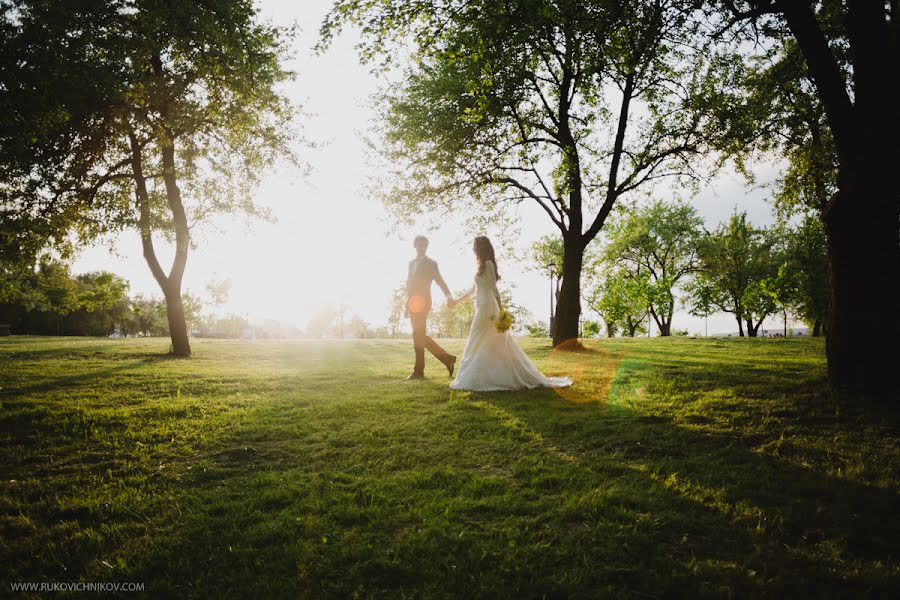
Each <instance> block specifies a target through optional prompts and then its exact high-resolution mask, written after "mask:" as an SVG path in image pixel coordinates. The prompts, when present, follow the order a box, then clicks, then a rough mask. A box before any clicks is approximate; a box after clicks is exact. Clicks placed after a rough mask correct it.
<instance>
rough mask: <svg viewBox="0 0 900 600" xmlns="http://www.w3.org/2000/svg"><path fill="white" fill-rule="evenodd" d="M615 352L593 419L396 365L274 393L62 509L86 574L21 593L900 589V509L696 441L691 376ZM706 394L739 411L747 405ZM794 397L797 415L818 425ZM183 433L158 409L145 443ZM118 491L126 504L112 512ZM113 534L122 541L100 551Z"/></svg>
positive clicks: (589, 375) (705, 428) (713, 421)
mask: <svg viewBox="0 0 900 600" xmlns="http://www.w3.org/2000/svg"><path fill="white" fill-rule="evenodd" d="M635 353H636V352H635ZM614 354H615V355H614V356H612V357H609V356H606V355H604V354H603V353H591V354H586V355H585V356H589V357H591V358H590V360H596V361H597V363H603V364H602V365H599V366H598V365H595V367H596V368H591V366H590V365H586V368H585V370H584V371H583V373H582V378H583V379H588V381H580V382H576V383H577V384H579V383H580V384H581V385H580V387H578V386H576V387H577V389H576V392H577V391H578V390H582V392H580V393H582V396H581V397H579V398H576V399H574V400H573V399H571V398H566V397H563V396H561V395H560V394H558V393H557V392H556V391H554V390H533V391H530V392H526V393H492V394H471V395H454V396H453V397H450V393H449V392H446V391H442V388H443V385H442V384H438V383H436V382H430V383H427V384H423V385H418V384H417V385H412V386H408V385H406V384H403V383H400V382H396V381H394V380H393V379H392V375H391V374H387V375H386V374H385V373H384V371H383V370H380V369H378V366H377V361H363V362H362V363H359V364H357V365H356V368H358V371H357V372H356V373H355V375H354V376H355V377H358V378H359V380H362V381H368V383H367V384H366V385H363V386H362V388H361V389H356V388H354V387H353V386H348V387H347V388H346V389H343V388H339V392H338V393H336V394H331V395H329V394H330V392H329V389H330V388H328V384H329V377H330V375H331V374H329V373H318V374H315V376H304V377H299V376H298V377H297V378H292V377H283V378H280V379H277V380H275V381H271V382H268V383H267V384H266V385H267V386H268V388H267V389H268V391H265V390H264V393H261V394H260V395H259V397H258V398H256V399H255V400H254V401H253V402H245V403H243V404H241V405H240V406H239V407H237V408H236V409H235V411H234V412H227V413H225V414H224V416H223V418H221V419H219V420H217V421H215V422H212V423H207V424H205V425H204V427H206V430H207V431H208V435H207V436H206V437H205V438H204V439H203V444H202V445H197V446H196V447H193V448H192V452H191V453H190V454H188V455H187V456H182V457H176V459H173V460H169V461H168V462H167V464H166V465H165V468H159V469H158V470H157V469H156V464H155V463H154V464H151V463H148V464H147V465H145V466H144V468H146V469H149V470H150V472H149V473H147V472H145V473H143V476H142V478H135V479H133V480H128V481H127V482H123V483H124V485H125V487H124V488H120V487H119V486H118V485H117V483H116V482H115V480H112V481H102V482H98V489H99V490H100V491H98V496H99V498H100V499H98V500H97V504H96V505H94V506H93V507H92V508H90V507H89V508H85V507H79V506H74V507H72V508H70V509H68V510H70V512H68V513H61V512H54V511H57V510H58V509H55V508H53V509H46V513H45V514H44V516H45V517H46V518H47V519H48V520H52V519H61V520H67V521H68V522H70V523H77V529H78V531H79V536H78V537H75V538H73V539H72V540H69V541H66V542H55V544H56V548H55V554H56V557H58V558H59V559H62V560H65V562H66V565H67V568H68V572H63V571H62V570H60V568H59V567H58V565H57V564H56V563H55V562H54V558H53V557H51V556H43V555H42V556H41V557H40V558H39V559H38V558H35V557H27V556H25V557H23V556H21V555H19V556H17V557H16V558H15V563H11V564H13V566H14V567H15V569H14V571H15V572H16V574H17V575H18V576H20V577H23V576H25V575H31V576H40V577H41V578H45V579H47V578H49V579H52V578H53V577H57V576H58V577H60V578H61V579H60V580H66V578H67V577H72V576H73V575H72V574H73V573H76V574H77V575H74V576H75V577H83V578H85V579H91V580H98V578H99V577H101V576H103V577H104V580H110V579H114V580H118V581H144V582H146V584H147V589H148V591H150V592H151V593H153V594H154V595H157V596H163V595H177V596H182V597H184V596H191V597H210V596H256V597H297V596H301V597H350V596H354V595H356V596H361V597H367V596H370V597H396V596H399V595H409V596H418V597H516V598H522V597H541V595H547V596H548V597H554V596H555V597H598V596H599V597H603V596H606V597H685V596H706V597H721V596H723V595H726V596H737V597H742V596H743V597H766V596H768V597H788V596H790V597H794V596H796V597H822V596H830V597H853V596H857V595H862V594H867V593H868V594H869V595H883V596H888V595H890V592H892V591H897V590H896V588H897V587H898V584H897V580H896V573H897V570H896V556H897V552H898V547H897V544H898V542H897V541H896V540H898V539H900V532H898V531H897V528H898V525H897V524H896V523H895V522H894V521H896V519H893V516H894V515H896V514H897V508H898V507H897V501H896V492H895V491H893V492H892V491H891V490H887V489H884V488H879V487H876V486H872V485H867V484H864V483H857V482H854V481H852V480H847V479H842V478H836V477H831V476H829V475H828V474H827V473H825V472H823V471H822V470H821V469H820V468H819V467H820V465H817V466H815V467H812V466H811V467H809V468H801V467H798V466H797V465H795V464H793V463H791V462H788V461H785V460H783V459H780V458H778V457H775V456H770V455H768V454H766V453H765V452H761V451H760V446H761V445H762V443H763V441H764V440H762V439H761V438H759V435H760V434H759V433H758V430H757V429H756V428H750V429H748V431H749V433H747V434H746V435H745V434H744V429H745V428H748V427H750V425H753V423H749V424H748V423H743V424H742V423H734V422H731V421H727V420H726V421H724V422H720V421H719V417H720V416H722V414H718V413H723V414H724V413H727V412H728V409H727V408H724V407H722V406H720V405H712V406H707V408H706V409H702V410H701V409H699V408H698V409H697V410H696V411H693V412H691V411H688V412H689V413H690V414H688V415H687V416H690V415H691V414H693V415H695V416H698V417H707V418H709V419H710V422H705V421H702V422H697V423H692V422H690V421H689V420H687V419H686V416H685V415H684V414H683V413H679V412H678V411H677V410H676V409H675V408H671V406H669V405H668V404H666V403H660V402H659V401H658V395H659V394H672V395H673V396H674V397H682V398H683V399H682V400H680V401H679V402H680V403H681V404H683V405H685V406H687V407H691V406H692V404H691V403H692V402H693V401H694V400H693V398H694V396H691V393H692V389H691V388H690V386H689V380H688V379H687V378H685V379H684V380H683V381H682V380H677V381H676V382H675V383H672V382H668V383H665V382H661V381H660V380H659V379H658V378H657V377H656V375H655V374H654V373H656V369H657V368H658V367H660V366H661V365H652V366H651V365H650V364H648V363H647V362H646V361H641V360H639V359H637V358H635V357H634V356H633V355H631V354H630V355H628V356H623V355H622V354H621V353H614ZM547 363H552V357H548V358H547ZM610 365H614V367H615V368H613V373H612V374H610V373H608V371H609V369H610ZM772 376H773V377H775V376H776V374H773V375H772ZM253 385H256V384H253ZM354 385H356V386H357V387H359V386H358V382H357V384H354ZM704 385H706V386H708V387H705V388H704V389H705V390H706V392H707V393H709V394H711V395H712V396H717V395H718V394H719V392H721V393H722V395H725V396H728V397H729V398H730V401H734V399H735V398H737V399H738V400H740V399H741V398H744V396H743V394H744V393H746V392H747V390H746V389H743V388H741V387H740V381H737V382H735V383H733V384H722V385H718V386H717V385H714V382H713V381H711V380H710V381H708V382H705V383H704ZM272 390H275V391H280V392H279V393H280V395H277V396H275V395H272V394H269V392H271V391H272ZM341 390H342V391H341ZM389 392H390V393H392V394H394V395H393V396H390V397H388V396H387V394H388V393H389ZM317 394H318V395H317ZM380 394H385V397H384V398H381V397H380V396H379V395H380ZM785 395H786V396H787V399H786V400H785V402H786V404H783V405H782V404H779V405H778V408H779V410H790V411H792V412H791V413H790V414H791V415H801V416H802V415H807V414H815V413H810V412H809V407H808V406H806V405H804V404H802V403H800V402H798V401H796V400H794V399H793V398H794V396H793V395H792V394H790V393H787V394H785ZM447 398H450V401H449V402H447V401H446V399H447ZM585 398H590V399H591V400H592V401H591V402H581V401H580V400H583V399H585ZM438 400H441V401H438ZM742 401H743V402H745V403H747V402H751V401H750V400H747V399H746V398H744V400H742ZM673 402H674V401H673ZM676 404H677V403H676ZM750 407H751V408H753V407H754V405H752V404H751V405H750ZM757 408H759V410H762V408H760V407H757ZM704 410H705V411H706V412H704ZM763 412H766V411H763ZM769 412H771V411H769ZM170 416H171V415H168V414H167V413H154V412H152V411H150V412H147V413H146V414H143V413H142V414H138V415H136V418H137V419H139V420H140V421H139V422H138V423H136V424H135V427H137V428H140V427H145V428H147V429H152V428H154V427H155V426H156V424H157V422H158V421H160V420H166V419H169V417H170ZM725 416H727V414H726V415H725ZM180 418H183V417H180ZM782 418H793V416H791V417H782ZM828 426H829V425H828V424H827V423H824V422H823V423H818V422H814V423H813V425H812V427H813V428H820V429H814V431H813V433H816V434H818V435H820V437H821V436H825V434H826V433H827V432H828V431H829V430H828V429H827V428H828ZM211 427H212V428H211ZM210 428H211V429H210ZM772 435H775V433H773V434H772ZM104 486H107V487H104ZM129 487H130V488H131V489H129ZM123 489H124V491H123ZM103 490H109V493H110V494H112V493H113V492H115V494H117V495H116V496H115V497H116V501H115V502H111V503H110V504H111V506H109V507H104V506H103V504H102V497H103V493H104V491H103ZM58 493H59V494H60V495H64V494H65V493H66V492H64V491H62V490H60V491H59V492H58ZM137 494H144V495H145V498H143V499H141V498H137V499H135V498H134V495H137ZM71 511H74V512H71ZM128 511H133V512H134V513H135V514H134V515H132V516H129V515H130V514H131V513H129V512H128ZM105 523H108V524H109V526H110V527H112V528H113V529H112V532H111V533H110V532H108V533H107V534H106V535H109V536H110V540H111V541H109V542H101V541H97V540H98V539H99V538H98V537H97V534H96V533H95V534H94V537H92V536H91V535H88V534H86V533H84V532H90V531H91V530H92V529H93V530H95V531H100V530H101V529H102V528H103V527H104V524H105ZM23 527H24V525H23ZM68 527H69V528H70V529H73V528H75V526H74V525H70V526H68ZM51 547H52V546H51ZM42 550H43V549H42ZM4 554H6V553H4ZM19 554H21V553H19ZM101 559H102V560H105V561H106V562H108V563H109V564H110V565H112V567H107V566H104V565H103V564H102V563H101ZM878 561H881V563H879V562H878ZM892 561H893V562H892ZM892 574H893V575H892Z"/></svg>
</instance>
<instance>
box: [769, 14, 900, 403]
mask: <svg viewBox="0 0 900 600" xmlns="http://www.w3.org/2000/svg"><path fill="white" fill-rule="evenodd" d="M777 4H778V7H779V9H780V10H781V11H782V12H783V13H784V16H785V18H786V20H787V24H788V26H789V27H790V29H791V32H792V33H793V34H794V37H795V38H796V39H797V43H798V45H799V47H800V49H801V50H802V51H803V55H804V57H805V58H806V62H807V66H808V67H809V72H810V75H811V76H812V78H813V81H814V82H815V84H816V88H817V90H818V93H819V94H818V95H819V98H820V100H821V101H822V104H823V106H824V108H825V112H826V114H827V115H828V122H829V125H830V127H831V131H832V134H833V136H834V141H835V147H836V149H837V154H838V162H839V168H838V171H839V173H838V192H837V193H836V194H835V195H834V197H832V199H831V200H830V201H829V203H828V206H827V207H826V209H825V212H824V214H823V216H824V218H825V232H826V236H827V239H828V256H829V263H830V265H831V273H830V277H831V289H830V302H829V304H830V311H829V315H828V321H827V325H826V344H825V347H826V349H827V354H828V379H829V382H830V384H831V387H832V390H833V391H834V392H835V393H836V394H838V395H840V396H849V397H852V398H858V399H865V400H868V401H870V402H882V403H887V402H890V401H892V400H896V399H897V398H898V397H900V381H898V376H897V369H896V348H895V347H896V344H897V340H898V339H900V320H898V319H895V318H893V315H894V313H895V312H896V310H897V307H898V306H900V244H898V242H900V235H898V217H900V187H898V183H897V174H896V162H897V149H896V143H897V139H898V137H900V117H898V113H897V108H896V94H895V93H894V89H895V87H896V82H897V78H898V71H900V63H898V60H900V59H898V49H900V46H898V45H900V41H898V39H897V37H896V35H894V32H893V31H892V30H893V29H895V28H896V26H895V23H894V22H893V21H890V20H886V17H885V8H884V3H881V2H855V3H854V2H851V3H849V4H848V5H847V9H846V10H847V13H846V19H845V20H844V24H845V25H846V28H847V34H848V40H849V42H850V48H851V52H850V56H851V60H852V61H853V96H852V98H851V96H850V94H849V93H848V91H847V84H846V82H845V80H844V76H843V74H842V73H841V69H840V67H839V65H838V63H837V61H836V60H835V59H834V55H833V54H832V50H831V48H830V47H829V44H828V40H827V38H826V37H825V35H824V34H823V32H822V30H821V28H820V27H819V24H818V22H817V20H816V16H815V5H814V3H808V2H792V1H789V0H778V2H777ZM873 317H875V318H876V319H879V321H880V322H879V323H878V324H877V325H876V324H875V323H873Z"/></svg>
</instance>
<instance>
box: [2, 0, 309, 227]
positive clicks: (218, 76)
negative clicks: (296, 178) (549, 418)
mask: <svg viewBox="0 0 900 600" xmlns="http://www.w3.org/2000/svg"><path fill="white" fill-rule="evenodd" d="M2 20H3V21H4V22H5V23H6V24H7V26H8V27H9V29H10V33H11V36H10V37H9V38H5V40H4V44H5V49H6V50H7V51H8V52H9V53H7V52H4V53H3V56H10V57H11V56H15V57H16V59H17V60H16V61H15V62H11V63H10V62H6V63H4V69H6V70H5V72H4V83H7V84H9V85H5V86H4V88H3V90H2V98H3V101H4V105H5V106H10V107H11V108H12V110H10V111H8V112H7V111H4V113H5V114H4V116H3V117H2V119H3V121H2V126H3V127H2V131H3V136H2V138H0V142H2V143H0V156H2V160H0V163H2V164H3V168H4V169H5V173H6V174H7V176H8V178H7V179H5V181H4V186H5V187H4V188H3V189H4V202H5V203H14V204H15V206H16V207H17V208H18V210H19V211H22V212H25V213H26V214H34V211H36V210H40V211H41V220H42V221H43V222H45V223H55V224H57V225H59V227H60V228H61V229H63V230H72V229H73V228H75V229H77V231H78V233H79V235H81V236H83V240H82V241H88V240H89V239H91V235H92V234H101V233H104V232H106V231H110V230H118V229H121V228H124V227H137V226H138V221H139V215H138V214H137V209H138V207H137V204H136V203H135V202H134V196H135V180H134V173H133V172H132V159H133V148H132V146H131V144H130V142H129V136H134V137H135V139H136V142H137V145H138V146H139V148H140V156H141V159H142V160H143V170H144V172H145V177H146V178H147V180H148V184H149V185H150V189H149V194H150V200H151V202H150V207H149V208H150V209H151V211H152V216H151V218H152V225H153V228H154V229H159V230H161V231H163V232H164V233H167V234H172V233H173V231H174V230H173V227H174V225H173V221H172V219H173V216H172V214H171V213H168V212H167V211H168V205H167V201H166V198H165V195H164V193H163V190H162V186H161V184H162V166H161V158H160V156H161V149H162V148H163V147H164V146H166V145H167V144H177V145H178V146H177V161H176V164H175V169H176V172H177V176H178V180H179V185H180V186H181V188H182V193H183V194H184V196H185V198H186V199H187V200H188V202H187V206H186V209H187V212H188V220H189V222H190V223H191V224H192V225H193V224H198V223H202V222H204V221H206V220H207V219H208V218H209V217H210V216H212V215H214V214H217V213H222V212H234V211H242V212H246V213H250V214H262V213H260V209H259V208H258V207H256V206H255V205H254V204H253V202H252V198H251V196H250V190H252V188H253V186H254V185H255V184H256V183H257V182H258V180H259V176H260V174H261V172H262V169H263V167H264V166H265V165H267V164H270V163H271V162H272V161H273V160H274V159H275V158H277V157H281V156H291V155H292V153H291V150H290V149H289V140H290V138H291V133H292V132H291V131H290V130H289V128H288V127H287V122H288V119H289V118H290V117H291V116H292V114H293V113H292V110H291V108H290V107H289V106H288V104H287V102H286V100H285V99H284V98H283V97H281V96H280V95H279V93H278V92H277V91H276V87H277V85H278V84H279V82H281V81H283V80H285V79H286V78H287V77H289V75H290V74H289V73H287V72H285V71H284V70H283V69H282V67H281V65H280V59H281V57H282V55H283V53H284V51H285V43H286V40H287V37H286V36H288V35H289V32H287V31H284V30H281V29H278V28H275V27H272V26H269V25H264V24H261V23H259V22H258V21H257V19H256V17H255V11H254V10H253V8H252V6H251V4H250V3H249V2H245V1H240V2H224V1H218V0H216V1H214V2H211V3H202V4H196V3H181V4H178V5H177V6H176V5H172V6H170V5H165V4H157V3H153V2H138V3H137V4H135V5H134V6H126V5H122V4H119V3H115V2H94V3H86V4H85V3H81V4H79V5H78V6H74V5H73V6H71V7H70V8H69V9H68V10H65V11H59V10H56V7H55V3H51V2H44V1H41V0H29V1H24V0H16V1H11V2H6V3H4V5H3V15H2ZM167 215H168V216H167Z"/></svg>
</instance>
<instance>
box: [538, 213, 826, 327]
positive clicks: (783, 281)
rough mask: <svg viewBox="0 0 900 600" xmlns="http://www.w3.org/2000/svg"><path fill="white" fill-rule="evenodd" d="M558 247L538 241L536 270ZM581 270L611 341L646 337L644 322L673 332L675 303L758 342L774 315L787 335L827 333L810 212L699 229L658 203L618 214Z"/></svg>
mask: <svg viewBox="0 0 900 600" xmlns="http://www.w3.org/2000/svg"><path fill="white" fill-rule="evenodd" d="M561 249H562V247H561V244H560V243H559V242H558V240H556V239H555V238H553V237H548V238H544V239H542V240H539V241H538V242H537V243H536V244H535V245H534V249H533V259H534V263H535V264H536V265H537V266H538V267H543V266H544V264H545V263H546V262H547V260H548V257H551V258H552V256H553V254H554V252H559V251H561ZM586 262H587V269H586V285H585V286H584V288H585V298H584V300H585V303H586V304H587V305H588V306H589V307H590V308H591V309H592V310H593V311H594V312H595V313H596V314H597V315H598V316H599V317H600V319H601V320H602V321H603V328H602V329H605V333H606V335H607V336H610V337H612V336H615V335H617V334H620V335H625V336H631V337H634V336H635V335H639V334H641V333H644V332H646V331H647V326H648V324H649V323H650V321H651V320H652V321H653V323H654V324H655V325H656V327H657V330H658V331H659V334H660V335H662V336H668V335H672V334H674V333H676V330H674V329H673V328H672V318H673V315H674V313H675V310H676V306H677V305H678V303H679V302H681V303H682V304H683V306H684V308H686V309H687V310H688V311H690V313H691V314H693V315H696V316H708V315H710V314H713V313H715V312H719V311H721V312H727V313H730V314H731V315H732V316H733V317H734V319H735V321H736V322H737V325H738V332H739V335H740V336H745V335H746V336H749V337H756V336H757V335H758V333H759V330H760V326H761V324H762V323H763V321H764V320H765V319H766V318H767V317H770V316H773V315H780V316H781V317H782V319H783V321H784V324H785V325H784V327H785V333H786V330H787V320H788V318H789V317H796V318H798V319H800V320H802V321H804V322H805V323H807V324H808V325H809V327H810V330H811V331H812V335H814V336H818V335H820V334H822V333H825V324H826V323H827V318H828V263H827V255H826V241H825V232H824V228H823V226H822V222H821V220H820V219H818V218H817V217H816V216H815V215H813V214H807V215H806V216H804V217H803V218H802V219H801V220H799V221H798V222H797V223H796V224H791V223H789V222H787V221H785V220H782V221H781V222H779V224H777V225H775V226H773V227H771V228H760V227H754V226H753V225H752V224H750V223H749V222H748V221H747V215H746V213H743V212H737V211H736V212H735V213H734V214H733V215H732V216H731V217H730V219H729V220H728V221H727V222H725V223H722V224H720V225H719V226H718V227H716V228H715V229H713V230H712V231H707V230H705V229H704V228H703V221H702V219H701V218H700V216H699V214H698V213H697V211H696V210H695V209H694V208H692V207H690V206H689V205H687V204H684V203H681V202H665V201H656V202H653V203H652V204H650V205H648V206H646V207H644V208H640V209H631V210H623V211H622V212H621V213H620V215H619V216H618V218H616V219H615V220H614V221H613V222H611V223H609V224H608V227H607V230H606V235H605V236H604V237H603V240H602V241H601V244H600V248H599V249H597V250H591V251H589V252H588V255H587V257H586ZM584 329H585V335H591V334H592V333H595V334H598V333H599V332H600V329H601V328H600V327H599V325H595V324H594V323H592V322H588V323H587V324H586V325H585V326H584ZM678 333H681V332H678Z"/></svg>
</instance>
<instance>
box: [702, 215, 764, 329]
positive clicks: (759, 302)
mask: <svg viewBox="0 0 900 600" xmlns="http://www.w3.org/2000/svg"><path fill="white" fill-rule="evenodd" d="M773 244H774V241H773V240H772V238H771V236H770V235H769V233H768V232H767V231H766V230H763V229H758V228H756V227H753V226H752V225H751V224H749V223H748V222H747V214H746V213H735V214H734V215H732V216H731V218H730V219H729V221H728V223H724V224H722V225H720V226H719V227H718V228H717V229H716V230H715V231H713V232H711V233H709V234H707V235H705V236H704V238H703V240H702V241H701V243H700V245H699V250H700V251H699V257H700V268H699V270H698V271H697V274H696V277H695V278H694V280H693V281H692V282H691V283H690V284H689V285H688V286H687V289H688V292H689V294H690V296H691V298H692V303H693V304H694V305H695V312H697V313H703V312H706V311H707V310H708V308H707V307H708V306H710V305H712V306H715V307H716V308H718V309H719V310H722V311H724V312H729V313H731V314H733V315H734V318H735V320H736V321H737V324H738V333H739V335H741V336H742V337H743V336H744V325H746V326H747V335H748V336H749V337H756V334H757V332H758V331H759V327H760V325H761V324H762V322H763V320H764V319H765V318H766V316H767V315H769V314H771V313H772V312H773V311H774V310H775V309H776V306H775V302H774V299H773V298H772V296H771V294H769V293H768V292H767V291H766V289H765V285H764V282H765V281H766V280H768V279H770V278H772V277H775V276H776V275H777V272H778V262H777V260H776V259H775V257H774V256H773V254H772V246H773Z"/></svg>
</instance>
